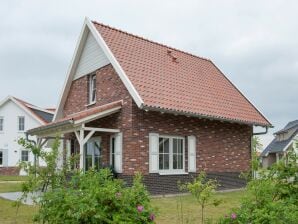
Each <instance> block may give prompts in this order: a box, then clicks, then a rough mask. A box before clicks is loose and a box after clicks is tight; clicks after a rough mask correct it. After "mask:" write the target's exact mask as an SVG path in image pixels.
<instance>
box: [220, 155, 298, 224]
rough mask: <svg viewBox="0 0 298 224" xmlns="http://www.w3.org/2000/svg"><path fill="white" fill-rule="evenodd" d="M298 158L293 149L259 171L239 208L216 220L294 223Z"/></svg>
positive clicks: (297, 215)
mask: <svg viewBox="0 0 298 224" xmlns="http://www.w3.org/2000/svg"><path fill="white" fill-rule="evenodd" d="M297 222H298V159H297V155H296V154H295V153H291V152H290V153H289V154H288V156H287V157H286V158H285V159H283V160H281V161H280V162H278V163H276V164H274V165H273V166H272V167H271V168H270V169H269V170H263V171H260V177H259V178H258V179H253V180H251V181H250V182H249V183H248V185H247V195H246V197H245V198H244V199H243V202H242V204H241V207H240V208H236V209H234V210H233V211H231V212H230V214H229V215H226V216H225V217H222V218H221V219H220V221H219V223H268V224H269V223H287V224H291V223H293V224H294V223H295V224H296V223H297Z"/></svg>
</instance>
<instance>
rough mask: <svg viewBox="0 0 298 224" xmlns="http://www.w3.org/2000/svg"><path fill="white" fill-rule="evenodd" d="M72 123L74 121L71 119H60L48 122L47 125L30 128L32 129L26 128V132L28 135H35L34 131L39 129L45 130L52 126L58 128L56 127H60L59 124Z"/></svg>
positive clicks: (36, 131)
mask: <svg viewBox="0 0 298 224" xmlns="http://www.w3.org/2000/svg"><path fill="white" fill-rule="evenodd" d="M73 123H74V121H73V120H72V119H68V120H64V121H60V122H54V123H50V124H48V125H43V126H40V127H37V128H32V129H30V130H28V131H27V133H28V134H29V135H35V134H36V133H38V132H41V131H47V130H49V129H52V128H58V127H61V126H64V125H67V124H73Z"/></svg>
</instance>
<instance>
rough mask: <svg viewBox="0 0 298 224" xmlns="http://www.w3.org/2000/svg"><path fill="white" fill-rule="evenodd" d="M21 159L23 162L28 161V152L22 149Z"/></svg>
mask: <svg viewBox="0 0 298 224" xmlns="http://www.w3.org/2000/svg"><path fill="white" fill-rule="evenodd" d="M21 160H22V161H24V162H28V161H29V152H28V151H25V150H22V151H21Z"/></svg>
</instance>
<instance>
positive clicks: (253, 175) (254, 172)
mask: <svg viewBox="0 0 298 224" xmlns="http://www.w3.org/2000/svg"><path fill="white" fill-rule="evenodd" d="M267 133H268V126H266V127H265V131H263V132H255V133H254V132H253V133H252V136H251V140H250V147H251V150H250V151H251V158H252V157H253V137H254V135H266V134H267ZM252 177H253V178H254V179H255V178H256V171H254V170H252Z"/></svg>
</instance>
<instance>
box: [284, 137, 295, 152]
mask: <svg viewBox="0 0 298 224" xmlns="http://www.w3.org/2000/svg"><path fill="white" fill-rule="evenodd" d="M293 142H294V141H293V139H292V140H291V141H290V142H289V144H287V145H286V146H285V147H284V148H283V150H282V151H283V152H285V151H287V149H288V148H289V146H290V145H291V144H292V143H293Z"/></svg>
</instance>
